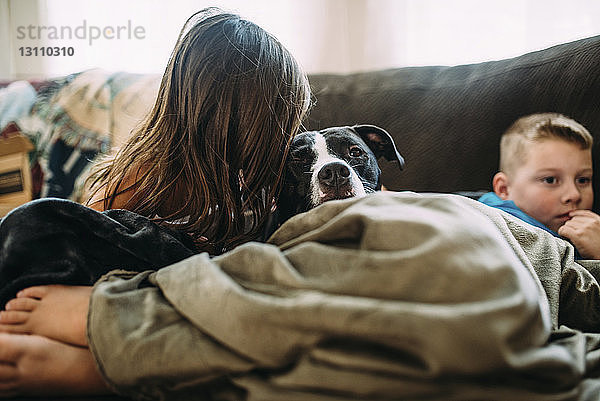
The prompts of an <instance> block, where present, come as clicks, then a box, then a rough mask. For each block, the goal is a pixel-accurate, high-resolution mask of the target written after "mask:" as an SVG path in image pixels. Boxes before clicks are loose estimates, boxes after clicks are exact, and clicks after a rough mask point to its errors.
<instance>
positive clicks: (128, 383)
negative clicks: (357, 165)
mask: <svg viewBox="0 0 600 401" xmlns="http://www.w3.org/2000/svg"><path fill="white" fill-rule="evenodd" d="M270 242H271V244H259V243H248V244H246V245H243V246H240V247H238V248H236V249H235V250H233V251H231V252H228V253H226V254H224V255H222V256H220V257H216V258H213V259H210V258H208V256H207V255H206V254H201V255H197V256H194V257H191V258H189V259H186V260H184V261H182V262H179V263H177V264H174V265H171V266H169V267H167V268H164V269H162V270H160V271H158V272H147V273H142V274H138V275H134V274H130V273H126V272H115V273H113V274H111V275H109V276H107V277H106V279H105V280H103V281H101V282H99V283H98V284H97V285H96V287H95V290H94V293H93V296H92V301H91V304H90V314H89V320H88V335H89V341H90V346H91V349H92V351H93V353H94V355H95V357H96V359H97V362H98V366H99V368H100V370H101V372H102V374H103V375H104V377H105V378H106V380H107V382H109V383H110V384H111V385H112V386H113V388H114V389H116V390H117V391H118V392H120V393H123V394H127V395H130V396H134V397H137V398H140V399H165V400H167V399H168V400H202V399H207V400H213V399H215V400H217V399H218V400H221V399H222V400H273V401H275V400H277V401H281V400H285V401H295V400H314V401H333V400H347V399H353V400H354V399H360V400H417V399H418V400H528V401H529V400H571V399H581V400H583V399H594V398H588V397H595V396H596V394H598V393H599V391H600V385H599V384H598V383H599V382H598V380H596V378H595V377H596V372H597V370H598V367H599V366H600V365H599V364H598V356H597V353H598V349H599V348H598V336H597V335H596V334H592V333H591V332H594V331H598V329H599V328H600V315H599V314H598V310H599V309H598V308H599V305H600V302H599V299H598V291H599V286H598V282H597V281H596V279H595V278H594V276H593V275H592V274H591V273H590V271H591V272H595V271H598V269H599V268H600V263H599V262H582V263H581V264H579V263H575V261H574V260H573V248H572V247H571V246H570V245H569V244H568V243H566V242H565V241H563V240H561V239H557V238H554V237H552V236H551V235H549V234H547V233H546V232H544V231H542V230H539V229H537V228H534V227H531V226H529V225H527V224H525V223H521V222H520V221H519V220H516V219H514V218H513V217H512V216H509V215H508V214H505V213H503V212H500V211H497V210H495V209H491V208H489V207H487V206H485V205H482V204H479V203H478V202H476V201H473V200H470V199H467V198H463V197H459V196H453V195H438V194H423V195H419V194H414V193H378V194H374V195H370V196H368V197H364V198H360V199H349V200H345V201H333V202H328V203H326V204H324V205H322V206H320V207H318V208H316V209H314V210H312V211H310V212H308V213H306V214H303V215H299V216H296V217H295V218H293V219H291V220H290V221H288V222H287V223H286V224H285V225H284V226H283V227H282V228H281V229H280V230H279V231H277V232H276V233H275V234H274V236H273V237H272V238H271V240H270ZM584 264H585V266H586V267H587V269H586V268H585V267H584ZM562 325H568V326H570V328H568V327H566V326H562ZM586 332H587V333H586Z"/></svg>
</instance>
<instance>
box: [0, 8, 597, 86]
mask: <svg viewBox="0 0 600 401" xmlns="http://www.w3.org/2000/svg"><path fill="white" fill-rule="evenodd" d="M209 5H218V6H221V7H223V8H225V9H229V10H232V11H236V12H239V13H241V14H242V15H243V16H245V17H247V18H249V19H251V20H253V21H255V22H257V23H259V24H260V25H262V26H263V27H265V28H266V29H267V30H269V31H270V32H272V33H274V34H275V35H276V36H277V37H278V38H279V39H280V40H281V41H282V42H283V43H284V44H285V45H286V46H287V47H289V48H290V50H291V51H292V52H293V53H294V54H295V55H296V57H297V58H298V60H299V61H300V63H301V64H302V65H303V66H304V67H305V69H306V70H307V71H308V72H313V73H314V72H336V73H348V72H354V71H363V70H370V69H382V68H391V67H400V66H407V65H432V64H444V65H454V64H463V63H472V62H479V61H483V60H490V59H500V58H506V57H512V56H516V55H519V54H522V53H525V52H527V51H532V50H537V49H542V48H545V47H548V46H551V45H553V44H558V43H562V42H566V41H570V40H575V39H579V38H583V37H586V36H593V35H598V34H600V1H596V0H570V1H569V2H565V1H564V0H486V1H480V0H253V1H251V2H249V1H245V0H220V1H211V0H169V1H161V0H128V1H125V0H87V1H80V0H0V79H14V78H31V77H48V76H58V75H64V74H68V73H70V72H74V71H80V70H82V69H86V68H92V67H102V68H105V69H108V70H127V71H134V72H144V73H146V72H155V73H160V72H161V71H162V69H163V68H164V65H165V64H166V62H167V59H168V57H169V54H170V51H171V49H172V47H173V44H174V42H175V40H176V38H177V34H178V32H179V29H180V28H181V26H182V25H183V23H184V21H185V19H186V18H187V17H188V16H189V15H191V14H192V13H193V12H194V11H196V10H198V9H199V8H202V7H205V6H209ZM84 25H85V28H86V29H85V30H83V29H80V31H79V33H82V32H84V31H85V32H86V33H87V35H86V37H85V38H76V37H73V35H72V37H71V38H68V37H66V32H67V30H68V29H70V30H71V31H74V30H75V29H77V28H78V27H82V26H84ZM30 26H31V27H33V29H32V30H31V31H29V30H27V28H28V27H30ZM128 26H131V29H135V28H139V30H138V33H141V32H142V31H143V35H138V36H140V37H137V38H136V37H134V35H132V33H133V32H132V31H131V30H129V31H125V30H122V31H121V32H122V33H123V34H125V33H128V35H124V36H122V37H119V38H116V37H114V34H113V37H112V38H106V37H101V38H98V39H95V38H92V37H91V36H92V35H91V34H90V32H91V31H90V29H92V28H94V29H101V30H103V29H107V31H106V32H109V33H110V32H113V33H114V32H115V31H116V30H117V29H119V27H128ZM51 27H54V28H57V29H60V28H64V29H65V35H63V37H62V38H58V39H57V38H50V37H49V35H48V33H49V29H50V28H51ZM37 29H42V32H41V35H38V33H39V32H37ZM39 36H41V37H39ZM80 36H82V35H80ZM108 36H110V35H108ZM46 46H52V47H58V48H60V49H62V48H72V49H73V52H74V54H73V55H65V54H59V55H58V56H56V55H54V56H48V55H44V56H40V55H38V56H26V55H24V54H22V51H20V50H19V49H21V48H27V47H31V48H36V47H37V48H40V47H46Z"/></svg>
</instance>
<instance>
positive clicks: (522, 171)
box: [499, 139, 594, 232]
mask: <svg viewBox="0 0 600 401" xmlns="http://www.w3.org/2000/svg"><path fill="white" fill-rule="evenodd" d="M524 159H525V160H524V163H522V164H521V165H520V166H518V167H516V169H515V170H514V172H513V173H512V174H511V175H510V176H507V177H506V190H505V193H504V194H499V196H500V197H501V198H502V199H510V200H512V201H514V202H515V204H516V205H517V206H518V207H519V208H520V209H521V210H522V211H523V212H525V213H527V214H528V215H529V216H531V217H533V218H534V219H536V220H538V221H539V222H540V223H542V224H544V225H545V226H546V227H548V228H550V229H551V230H553V231H555V232H556V231H558V228H559V227H560V226H562V225H563V224H565V222H566V221H567V220H569V217H568V213H569V212H570V211H571V210H575V209H591V208H592V204H593V202H594V192H593V190H592V172H593V170H592V152H591V150H589V149H588V150H582V149H581V148H580V147H579V145H577V144H573V143H570V142H567V141H563V140H560V139H546V140H543V141H540V142H535V143H532V144H530V145H528V148H527V150H526V154H525V158H524Z"/></svg>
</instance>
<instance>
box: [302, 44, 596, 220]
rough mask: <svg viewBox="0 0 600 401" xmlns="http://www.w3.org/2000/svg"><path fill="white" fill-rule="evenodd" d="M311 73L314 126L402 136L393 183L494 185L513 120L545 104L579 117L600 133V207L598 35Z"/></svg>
mask: <svg viewBox="0 0 600 401" xmlns="http://www.w3.org/2000/svg"><path fill="white" fill-rule="evenodd" d="M309 80H310V82H311V86H312V89H313V93H314V97H315V100H316V103H315V105H314V106H313V109H312V111H311V112H310V115H309V117H308V119H307V121H306V123H305V126H306V127H307V128H308V129H320V128H324V127H327V126H336V125H352V124H361V123H368V124H375V125H378V126H380V127H382V128H385V129H386V130H387V131H388V132H389V133H390V134H391V135H392V136H393V137H394V139H395V141H396V145H397V146H398V149H399V151H400V152H401V153H402V155H403V156H404V157H405V159H406V168H405V170H404V171H402V172H400V171H399V170H398V169H397V168H396V167H395V166H394V165H392V164H389V165H386V164H385V162H383V165H382V171H383V176H382V177H383V183H384V185H386V186H387V187H388V188H389V189H392V190H413V191H421V192H457V191H480V190H489V189H491V180H492V177H493V175H494V174H495V173H496V172H497V170H498V147H499V142H500V136H501V134H502V132H504V130H505V129H506V128H507V127H508V126H509V125H510V124H511V123H512V122H513V121H514V120H516V119H517V118H518V117H521V116H523V115H526V114H531V113H537V112H545V111H553V112H559V113H562V114H565V115H567V116H569V117H571V118H574V119H575V120H577V121H579V122H580V123H582V124H583V125H584V126H586V127H587V128H588V129H589V130H590V132H591V133H592V135H593V136H594V139H595V148H594V176H595V183H594V189H595V190H596V193H597V196H596V203H595V207H594V209H595V210H596V211H598V209H599V208H598V205H599V202H598V201H599V198H600V193H598V185H597V183H598V179H599V178H600V155H599V154H598V145H599V143H600V36H596V37H592V38H587V39H582V40H578V41H574V42H570V43H566V44H562V45H558V46H554V47H551V48H548V49H545V50H541V51H537V52H532V53H528V54H525V55H522V56H519V57H515V58H512V59H506V60H499V61H490V62H485V63H479V64H470V65H460V66H454V67H442V66H439V67H438V66H431V67H406V68H397V69H390V70H384V71H374V72H365V73H357V74H350V75H332V74H317V75H311V76H309Z"/></svg>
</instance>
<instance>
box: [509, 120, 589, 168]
mask: <svg viewBox="0 0 600 401" xmlns="http://www.w3.org/2000/svg"><path fill="white" fill-rule="evenodd" d="M547 139H559V140H563V141H566V142H570V143H574V144H577V145H579V146H580V147H581V149H584V150H585V149H591V148H592V145H593V142H594V139H593V137H592V135H591V134H590V133H589V131H588V130H587V129H586V128H585V127H584V126H583V125H581V124H579V123H578V122H577V121H575V120H573V119H572V118H569V117H566V116H564V115H562V114H559V113H537V114H531V115H528V116H524V117H521V118H519V119H518V120H517V121H515V122H514V123H513V124H512V125H511V126H510V127H509V128H508V129H507V130H506V131H505V132H504V134H502V139H501V140H500V170H501V171H503V172H505V173H507V174H510V173H511V172H512V171H514V168H515V166H517V165H519V164H521V163H522V162H523V161H524V158H525V153H526V150H527V145H529V144H531V143H533V142H539V141H543V140H547Z"/></svg>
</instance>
